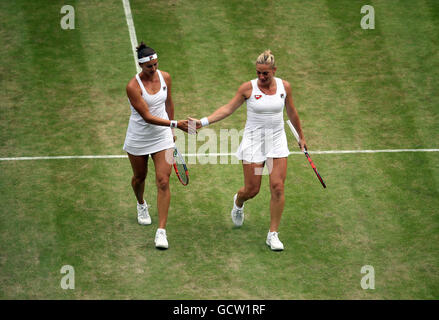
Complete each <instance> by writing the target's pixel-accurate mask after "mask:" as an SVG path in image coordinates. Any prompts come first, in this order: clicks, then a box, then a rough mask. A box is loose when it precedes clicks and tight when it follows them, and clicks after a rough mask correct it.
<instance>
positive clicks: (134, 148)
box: [123, 70, 175, 156]
mask: <svg viewBox="0 0 439 320" xmlns="http://www.w3.org/2000/svg"><path fill="white" fill-rule="evenodd" d="M157 73H158V75H159V78H160V90H159V91H158V92H157V93H155V94H152V95H151V94H149V93H148V92H147V91H146V90H145V87H144V86H143V83H142V81H141V80H140V77H139V74H140V73H138V74H136V79H137V82H138V83H139V86H140V88H141V89H142V98H143V99H145V101H146V103H147V104H148V109H149V112H150V113H151V114H152V115H153V116H156V117H159V118H163V119H169V118H168V113H167V112H166V107H165V102H166V99H167V97H168V90H167V89H168V87H167V86H166V82H165V80H164V79H163V76H162V73H161V72H160V70H157ZM128 100H129V99H128ZM130 107H131V116H130V120H129V123H128V129H127V134H126V137H125V143H124V146H123V150H125V151H126V152H128V153H129V154H132V155H135V156H141V155H147V154H151V153H155V152H159V151H161V150H165V149H169V148H173V147H174V146H175V144H174V139H173V136H172V131H171V128H170V127H164V126H157V125H154V124H151V123H147V122H146V121H145V120H144V119H143V118H142V116H141V115H140V114H139V113H138V112H137V111H136V109H134V107H133V106H132V105H131V103H130Z"/></svg>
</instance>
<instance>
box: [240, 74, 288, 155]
mask: <svg viewBox="0 0 439 320" xmlns="http://www.w3.org/2000/svg"><path fill="white" fill-rule="evenodd" d="M274 79H275V81H276V87H277V88H276V93H275V94H273V95H266V94H264V93H263V92H262V91H261V90H260V89H259V87H258V84H257V81H258V79H254V80H251V84H252V88H253V89H252V94H251V96H250V98H248V99H247V122H246V123H245V129H244V135H243V137H242V141H241V144H240V145H239V147H238V150H237V151H236V157H237V158H238V159H239V160H244V161H247V162H264V161H266V160H267V158H284V157H288V155H289V154H290V151H289V150H288V144H287V137H286V134H285V130H284V117H283V110H284V106H285V99H286V92H285V88H284V85H283V82H282V79H279V78H274Z"/></svg>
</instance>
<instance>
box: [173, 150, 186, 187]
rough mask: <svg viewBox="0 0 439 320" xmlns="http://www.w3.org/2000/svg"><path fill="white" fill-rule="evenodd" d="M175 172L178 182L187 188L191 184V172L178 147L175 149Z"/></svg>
mask: <svg viewBox="0 0 439 320" xmlns="http://www.w3.org/2000/svg"><path fill="white" fill-rule="evenodd" d="M173 165H174V170H175V173H176V174H177V177H178V180H180V182H181V184H182V185H184V186H187V184H188V183H189V171H188V170H187V166H186V162H185V161H184V158H183V156H182V155H181V153H180V152H179V151H178V149H177V147H174V163H173Z"/></svg>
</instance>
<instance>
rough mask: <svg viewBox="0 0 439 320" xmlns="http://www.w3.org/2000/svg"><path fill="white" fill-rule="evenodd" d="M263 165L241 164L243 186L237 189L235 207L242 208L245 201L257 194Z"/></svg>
mask: <svg viewBox="0 0 439 320" xmlns="http://www.w3.org/2000/svg"><path fill="white" fill-rule="evenodd" d="M263 167H264V163H263V162H262V163H251V162H246V161H243V162H242V168H243V172H244V186H243V187H242V188H241V189H239V191H238V193H237V197H236V205H237V206H238V207H242V205H243V204H244V202H245V201H247V200H249V199H251V198H253V197H255V196H256V195H257V194H258V193H259V189H260V188H261V180H262V175H261V172H262V169H263Z"/></svg>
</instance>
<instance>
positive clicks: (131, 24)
mask: <svg viewBox="0 0 439 320" xmlns="http://www.w3.org/2000/svg"><path fill="white" fill-rule="evenodd" d="M122 3H123V8H124V10H125V18H126V20H127V25H128V31H129V32H130V40H131V49H132V50H133V57H134V65H135V66H136V70H137V72H138V73H139V72H140V71H141V70H142V69H140V67H139V64H138V63H137V54H136V48H137V45H138V42H137V36H136V29H135V28H134V21H133V15H132V13H131V6H130V1H129V0H122Z"/></svg>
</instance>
